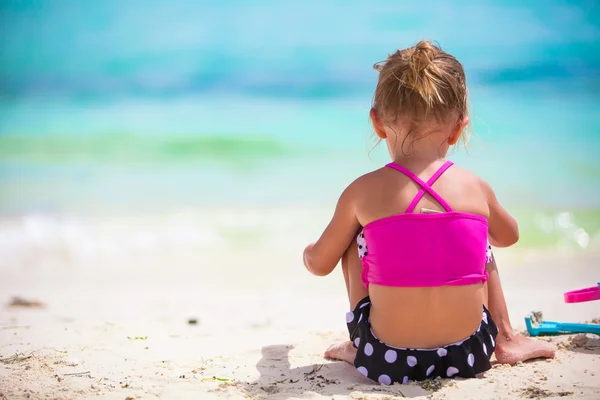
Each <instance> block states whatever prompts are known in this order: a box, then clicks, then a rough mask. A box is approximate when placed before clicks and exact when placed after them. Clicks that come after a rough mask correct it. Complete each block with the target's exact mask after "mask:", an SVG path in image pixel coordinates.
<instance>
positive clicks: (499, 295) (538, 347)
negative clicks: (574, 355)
mask: <svg viewBox="0 0 600 400" xmlns="http://www.w3.org/2000/svg"><path fill="white" fill-rule="evenodd" d="M486 268H487V270H488V273H489V279H488V285H487V291H488V310H490V314H491V315H492V319H493V320H494V322H495V323H496V326H497V327H498V337H497V338H496V352H495V354H496V359H497V360H498V362H499V363H501V364H511V365H513V364H516V363H517V362H519V361H525V360H529V359H532V358H554V353H555V351H556V348H555V347H554V346H553V345H551V344H550V343H547V342H542V341H539V340H536V339H533V338H528V337H525V336H521V335H516V334H515V333H514V331H513V328H512V325H511V324H510V319H509V317H508V309H507V308H506V300H505V299H504V292H503V291H502V284H501V283H500V275H498V268H497V266H496V260H495V259H494V257H493V256H492V261H491V262H490V263H489V264H488V265H487V266H486Z"/></svg>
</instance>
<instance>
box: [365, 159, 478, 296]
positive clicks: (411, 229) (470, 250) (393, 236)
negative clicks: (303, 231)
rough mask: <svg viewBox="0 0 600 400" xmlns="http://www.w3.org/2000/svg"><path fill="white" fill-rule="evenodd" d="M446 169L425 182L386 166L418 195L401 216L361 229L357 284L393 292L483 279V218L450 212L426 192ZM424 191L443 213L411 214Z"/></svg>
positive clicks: (441, 199) (441, 201)
mask: <svg viewBox="0 0 600 400" xmlns="http://www.w3.org/2000/svg"><path fill="white" fill-rule="evenodd" d="M451 165H452V162H450V161H448V162H446V163H445V164H444V165H443V166H442V167H441V168H440V169H439V170H438V171H437V172H436V173H435V174H434V175H433V176H432V177H431V179H429V181H428V182H427V183H425V182H423V181H422V180H421V179H420V178H419V177H417V176H416V175H415V174H413V173H412V172H410V171H409V170H407V169H406V168H404V167H402V166H400V165H397V164H394V163H390V164H388V165H386V166H387V167H391V168H394V169H396V170H398V171H400V172H402V173H404V174H405V175H406V176H408V177H409V178H411V179H412V180H413V181H415V182H416V183H417V184H419V185H420V186H421V190H420V191H419V193H417V195H416V197H415V198H414V200H413V201H412V202H411V203H410V205H409V206H408V208H407V209H406V211H405V212H404V213H403V214H399V215H394V216H391V217H387V218H383V219H379V220H376V221H373V222H371V223H369V224H367V225H366V226H365V228H364V230H363V233H362V234H361V236H360V238H362V240H363V241H364V245H367V244H368V252H364V253H363V254H362V264H363V274H362V280H363V283H364V285H365V286H366V287H368V285H369V283H373V284H376V285H382V286H395V287H434V286H444V285H451V286H461V285H470V284H475V283H478V282H485V281H486V280H487V278H488V275H487V271H486V269H485V264H486V262H487V261H488V258H487V257H486V249H487V248H488V245H487V238H488V222H487V219H486V218H485V217H483V216H481V215H475V214H470V213H465V212H458V211H452V208H451V207H450V205H449V204H448V203H447V202H446V201H445V200H444V199H443V198H442V197H441V196H440V195H439V194H437V193H436V192H435V191H434V190H433V189H432V188H431V185H432V184H433V183H434V182H435V181H436V180H437V179H438V178H439V177H440V176H441V175H442V174H443V173H444V171H446V170H447V169H448V168H449V167H450V166H451ZM425 192H427V193H429V194H430V195H431V196H432V197H433V198H435V199H436V200H437V201H438V202H439V203H440V205H442V206H443V207H444V209H445V210H446V212H442V213H434V214H422V213H413V211H414V209H415V207H416V205H417V203H418V202H419V201H420V200H421V198H422V197H423V196H424V195H425ZM359 244H360V243H359ZM362 247H363V246H362V245H359V248H362ZM365 250H366V249H365ZM359 252H360V250H359Z"/></svg>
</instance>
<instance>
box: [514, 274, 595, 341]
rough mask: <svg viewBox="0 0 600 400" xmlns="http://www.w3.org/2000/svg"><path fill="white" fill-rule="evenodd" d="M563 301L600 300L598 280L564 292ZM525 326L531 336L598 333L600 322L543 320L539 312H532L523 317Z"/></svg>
mask: <svg viewBox="0 0 600 400" xmlns="http://www.w3.org/2000/svg"><path fill="white" fill-rule="evenodd" d="M564 299H565V303H581V302H586V301H594V300H600V282H598V284H597V285H596V286H593V287H589V288H585V289H580V290H574V291H571V292H567V293H565V294H564ZM525 326H527V331H528V332H529V334H530V335H531V336H539V335H558V334H561V333H595V334H596V335H600V324H575V323H565V322H551V321H544V317H543V315H542V313H541V312H539V311H538V312H532V313H531V314H529V316H528V317H525Z"/></svg>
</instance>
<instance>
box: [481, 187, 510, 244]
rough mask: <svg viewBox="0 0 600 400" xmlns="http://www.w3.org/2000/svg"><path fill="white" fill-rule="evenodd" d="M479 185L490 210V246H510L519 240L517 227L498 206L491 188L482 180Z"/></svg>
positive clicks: (498, 203) (506, 212) (502, 208)
mask: <svg viewBox="0 0 600 400" xmlns="http://www.w3.org/2000/svg"><path fill="white" fill-rule="evenodd" d="M481 183H482V185H481V186H482V188H483V191H484V193H485V195H486V198H487V202H488V208H489V210H490V216H489V218H488V225H489V228H488V229H489V236H490V244H491V245H492V246H494V247H508V246H512V245H513V244H515V243H517V241H518V240H519V225H518V224H517V221H516V220H515V219H514V218H513V216H512V215H510V214H509V213H508V211H506V210H505V209H504V207H502V206H501V205H500V202H499V201H498V199H497V198H496V194H495V193H494V191H493V190H492V188H491V186H490V185H489V184H488V183H487V182H485V181H484V180H481Z"/></svg>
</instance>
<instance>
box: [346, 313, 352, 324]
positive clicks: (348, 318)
mask: <svg viewBox="0 0 600 400" xmlns="http://www.w3.org/2000/svg"><path fill="white" fill-rule="evenodd" d="M352 321H354V313H353V312H352V311H349V312H347V313H346V323H348V324H349V323H350V322H352Z"/></svg>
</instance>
